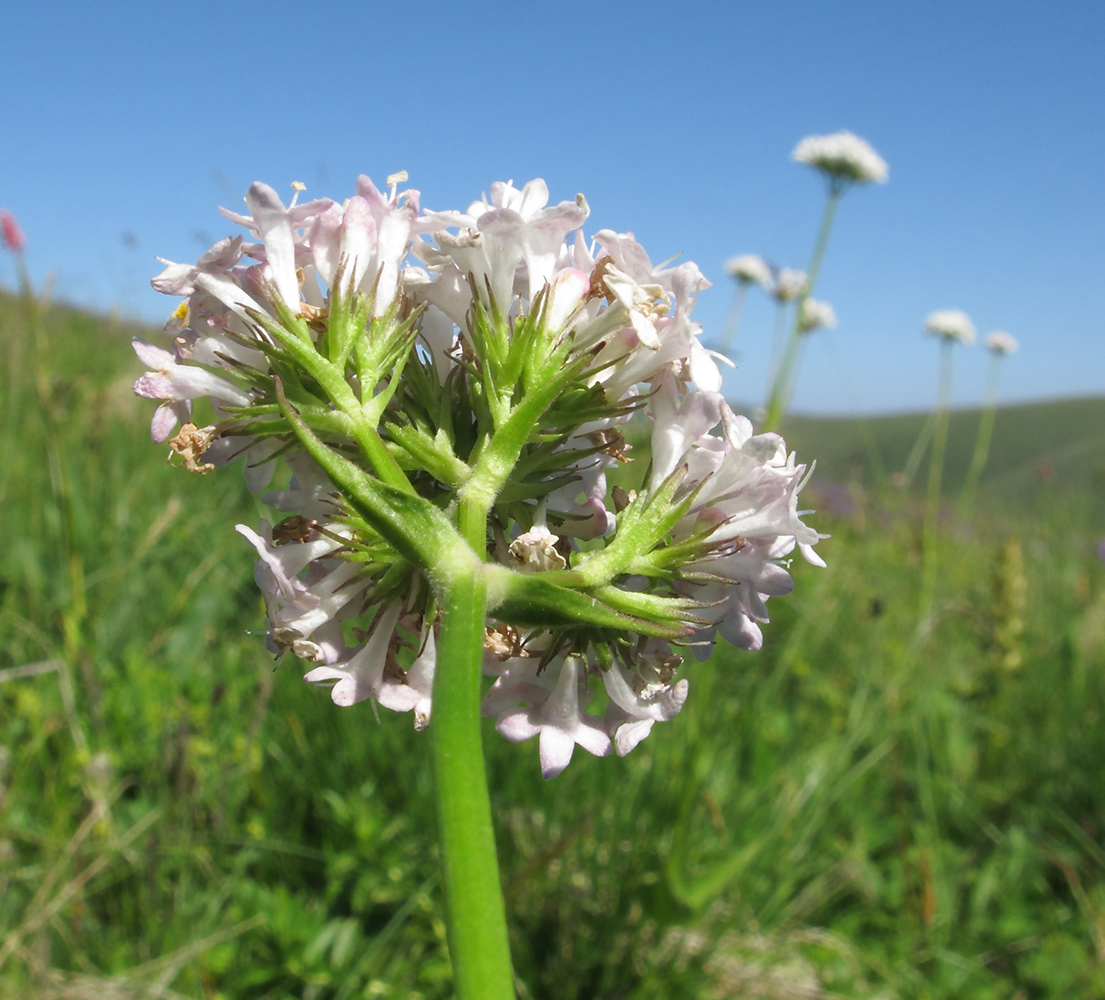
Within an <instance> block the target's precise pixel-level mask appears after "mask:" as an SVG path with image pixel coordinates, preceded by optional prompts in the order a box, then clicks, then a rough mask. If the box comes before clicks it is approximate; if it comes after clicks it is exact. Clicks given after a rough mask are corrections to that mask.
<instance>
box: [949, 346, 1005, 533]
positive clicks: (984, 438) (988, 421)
mask: <svg viewBox="0 0 1105 1000" xmlns="http://www.w3.org/2000/svg"><path fill="white" fill-rule="evenodd" d="M1000 371H1001V355H1000V354H999V353H997V352H995V353H994V354H993V355H992V356H991V357H990V372H989V377H988V378H987V379H986V402H985V404H984V405H983V408H982V417H981V418H980V420H979V423H978V438H977V439H976V440H975V453H974V455H972V456H971V467H970V468H969V469H968V470H967V481H966V482H965V483H964V484H963V496H962V497H960V500H959V513H960V514H961V515H963V516H966V515H967V514H969V513H970V512H971V507H972V506H973V505H974V500H975V491H976V490H977V489H978V481H979V480H980V479H981V478H982V470H983V469H984V468H986V458H987V456H988V455H989V454H990V440H991V438H992V437H993V436H994V417H995V416H996V415H997V409H998V375H999V373H1000Z"/></svg>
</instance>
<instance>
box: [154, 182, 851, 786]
mask: <svg viewBox="0 0 1105 1000" xmlns="http://www.w3.org/2000/svg"><path fill="white" fill-rule="evenodd" d="M404 180H405V175H402V174H397V175H393V176H392V177H389V179H388V185H387V189H386V191H385V192H381V191H380V190H378V189H377V188H376V187H375V185H374V184H373V183H372V181H370V180H369V179H368V178H367V177H364V176H362V177H360V178H359V179H358V181H357V185H356V193H355V194H353V195H352V196H351V197H350V198H349V199H347V200H345V201H342V202H338V201H332V200H330V199H317V200H315V201H310V202H306V203H304V204H299V203H298V192H299V190H300V189H301V188H302V185H296V186H295V187H296V192H297V193H296V196H295V197H293V198H292V199H291V201H290V203H288V204H285V203H284V201H283V200H282V198H281V197H280V196H279V195H278V194H277V193H276V191H275V190H273V189H272V188H270V187H269V186H268V185H265V184H262V183H260V182H258V183H255V184H253V185H252V186H251V187H250V188H249V191H248V192H247V194H246V199H245V200H246V205H247V208H248V210H249V214H248V215H244V214H237V213H233V212H226V213H225V214H226V215H227V217H228V218H229V219H231V221H233V222H236V223H238V224H239V225H241V226H243V227H244V228H245V230H246V232H245V233H244V234H240V235H238V236H235V237H228V238H226V239H223V240H220V241H219V242H218V243H216V244H215V245H214V246H213V247H211V249H210V250H208V251H207V253H205V254H203V255H202V256H201V257H200V258H199V260H198V261H196V262H195V263H194V264H177V263H172V262H165V268H164V270H163V271H162V273H161V274H160V275H158V276H157V277H156V278H155V279H154V282H153V284H154V287H155V288H156V289H158V290H159V291H162V292H165V293H167V294H171V295H176V296H180V297H182V299H183V301H182V302H181V304H180V305H179V306H178V308H177V309H176V310H175V311H174V312H173V314H172V317H171V319H170V321H169V323H168V324H167V325H166V331H167V332H168V333H169V334H170V338H171V339H170V342H169V344H168V346H166V347H160V346H156V345H154V344H152V343H148V342H146V341H144V340H135V342H134V349H135V352H136V353H137V355H138V357H139V358H140V359H141V361H142V362H144V363H145V365H146V367H147V369H148V370H147V371H146V373H145V374H144V375H142V376H141V377H139V378H138V380H137V381H136V382H135V385H134V391H135V392H136V393H137V394H138V395H140V396H143V397H145V398H148V399H153V400H156V401H157V402H158V404H159V405H158V407H157V410H156V412H155V414H154V418H153V422H152V425H151V433H152V435H153V437H154V439H155V440H157V441H159V442H168V444H169V446H170V447H171V448H173V451H174V452H175V453H176V454H178V455H179V456H180V457H181V458H182V459H183V460H184V465H185V468H187V469H190V470H192V471H195V472H210V471H212V470H213V469H214V468H216V467H218V466H221V465H226V464H227V463H228V462H230V461H231V460H232V459H235V458H238V457H241V458H243V459H244V464H245V474H246V480H247V484H249V486H250V488H251V489H254V490H255V491H256V490H259V489H262V488H263V487H264V485H265V483H266V482H267V481H268V478H269V477H270V476H271V475H272V472H273V469H274V467H275V466H276V465H277V463H278V462H284V463H285V464H286V465H287V466H288V467H289V468H290V471H291V473H292V477H291V481H290V483H289V484H288V486H287V488H285V489H280V490H276V491H275V492H272V493H269V494H266V495H265V497H264V502H265V503H266V504H268V506H270V507H272V508H273V509H274V510H276V511H278V512H279V514H280V517H279V518H274V519H273V520H274V521H275V523H269V522H268V521H262V522H261V524H260V525H259V526H258V528H257V530H254V529H253V528H250V527H248V526H246V525H238V527H237V530H238V532H239V533H240V534H241V535H242V536H243V538H244V539H245V540H246V541H247V542H248V543H249V545H250V546H252V549H253V551H254V553H255V555H256V562H255V568H254V579H255V582H256V584H257V586H258V588H259V589H260V590H261V592H262V595H263V597H264V601H265V608H266V630H265V631H266V633H267V637H266V644H267V646H268V648H269V650H270V651H271V652H272V653H274V654H275V655H277V656H279V657H284V656H286V655H288V654H291V656H294V657H296V658H298V659H301V660H304V661H306V663H308V664H310V667H309V669H308V670H307V673H306V675H305V676H306V680H308V681H309V682H312V683H327V684H329V685H331V686H330V688H329V694H330V698H331V699H332V701H333V702H334V703H335V704H337V705H341V706H352V705H355V704H359V703H361V702H363V701H371V702H372V703H373V704H375V705H379V706H383V707H384V708H388V709H391V710H393V711H397V712H413V714H414V721H415V728H416V729H417V730H422V729H425V728H426V727H427V726H429V725H430V724H431V719H432V718H433V698H434V677H435V673H436V666H437V652H436V651H437V643H438V640H439V638H440V632H441V629H442V628H443V625H442V621H443V618H442V617H441V608H442V604H443V602H442V596H443V595H442V593H441V590H442V584H441V579H442V574H443V573H444V570H443V567H444V566H446V565H447V564H450V562H451V561H453V562H456V561H459V560H460V559H461V558H462V557H463V558H473V549H477V550H480V555H481V556H483V555H487V556H488V557H489V558H488V560H487V561H486V562H483V561H479V562H478V565H480V566H481V567H483V570H484V571H485V572H486V573H487V574H488V579H489V580H493V581H494V582H495V587H494V594H495V597H494V601H493V603H492V604H490V605H489V608H488V620H487V621H486V622H485V623H484V624H485V625H486V627H487V632H486V636H487V639H486V644H485V657H484V664H483V666H484V671H485V673H487V674H489V675H491V676H494V677H495V678H496V679H495V681H494V683H493V684H492V685H491V686H490V689H489V690H488V691H487V693H486V696H485V697H484V699H483V702H482V711H483V712H484V714H485V715H487V716H489V717H493V718H495V719H496V728H497V729H498V731H499V732H500V733H502V734H503V735H504V736H506V737H507V738H508V739H510V740H515V741H521V740H526V739H529V738H530V737H534V736H536V737H538V745H539V757H540V763H541V772H542V774H543V775H544V776H545V777H554V776H555V775H557V774H559V773H560V772H561V771H562V770H563V769H564V768H565V767H566V766H567V764H568V762H569V761H570V760H571V758H572V756H573V753H574V750H575V747H577V746H581V747H583V748H584V749H585V750H587V751H588V752H590V753H592V754H594V755H596V756H605V755H607V754H610V753H613V752H615V751H616V752H617V753H618V754H625V753H628V752H629V751H630V750H632V749H633V748H634V747H635V746H636V745H637V744H638V743H639V742H640V741H641V740H643V739H644V738H645V737H646V736H648V734H649V732H650V731H651V730H652V728H653V727H654V725H655V724H656V723H657V722H664V721H667V720H669V719H671V718H673V717H674V716H675V715H676V714H677V713H678V712H679V711H680V709H681V708H682V706H683V704H684V702H685V700H686V698H687V696H688V691H689V688H690V680H689V679H688V678H685V677H680V676H678V674H679V672H680V667H681V664H682V663H683V661H684V656H683V652H682V651H681V650H682V646H683V644H687V645H689V646H690V647H691V648H692V649H694V650H695V651H696V652H697V651H701V650H702V649H704V648H705V646H706V645H707V644H709V643H712V642H713V640H714V638H715V637H716V636H718V635H720V636H723V637H725V638H727V639H729V640H730V641H731V642H733V643H734V644H736V645H737V646H739V647H741V648H743V649H755V648H758V646H759V645H760V643H762V641H763V635H762V632H761V630H760V625H761V624H762V623H764V622H766V621H767V620H768V616H767V609H766V602H767V600H768V598H770V597H773V596H781V595H783V594H785V593H787V592H788V591H789V590H790V589H791V587H792V586H793V584H792V581H791V577H790V575H789V573H788V572H787V569H786V565H787V559H788V556H789V555H790V554H791V553H792V552H793V551H794V550H796V549H797V550H798V551H799V552H800V553H801V554H802V555H803V556H804V557H805V558H806V559H807V560H808V561H810V562H812V563H814V564H821V561H820V559H819V558H818V557H817V556H816V555H815V554H814V550H813V546H814V545H815V544H816V543H817V542H818V541H819V539H820V537H821V536H820V535H819V534H818V533H817V532H816V531H815V530H813V529H812V528H810V527H809V526H807V525H806V524H805V523H804V522H803V520H802V517H803V514H802V513H801V512H799V510H798V507H797V502H798V493H799V490H800V489H801V487H802V485H803V483H804V481H805V474H806V467H805V466H804V465H800V464H798V463H797V462H796V460H795V458H794V456H793V455H789V454H788V453H787V450H786V446H785V444H784V442H783V440H782V438H780V437H778V435H774V434H766V435H754V434H753V433H752V425H751V423H750V422H749V421H748V420H746V419H745V418H743V417H740V416H738V415H737V414H735V413H734V412H733V411H732V410H731V409H730V408H729V406H728V405H727V404H726V402H725V400H724V397H723V396H722V395H721V392H720V389H721V375H720V372H719V370H718V367H717V364H716V361H717V360H718V358H719V356H718V355H715V354H713V353H712V352H710V351H709V350H707V349H706V348H705V347H704V346H703V345H702V343H701V341H700V338H699V334H700V328H699V325H698V323H697V322H695V321H694V320H693V319H692V311H693V309H694V306H695V303H696V301H697V298H698V295H699V293H700V292H702V291H703V290H704V289H706V288H708V287H709V282H708V281H707V280H706V278H705V276H704V275H703V274H702V272H701V271H700V270H699V268H698V267H697V266H696V265H695V264H693V263H691V262H682V263H679V264H676V265H673V266H669V265H666V264H661V265H656V264H653V263H652V260H651V258H650V257H649V255H648V253H647V252H646V251H645V249H644V248H643V247H642V246H641V245H640V244H639V243H638V242H637V240H636V239H635V238H634V237H633V235H632V234H630V233H618V232H615V231H613V230H609V229H600V230H598V231H597V232H595V233H594V234H593V235H592V236H591V237H590V238H588V236H585V234H584V230H583V227H584V225H585V224H586V223H587V221H588V218H589V212H590V210H589V207H588V205H587V202H586V200H585V199H584V198H583V197H582V196H577V197H576V198H575V199H573V200H569V201H562V202H559V203H555V204H550V199H549V191H548V188H547V187H546V185H545V183H544V181H541V180H533V181H530V182H529V183H527V184H525V185H523V186H522V187H521V188H516V187H515V186H514V185H513V183H510V182H507V183H501V182H500V183H496V184H493V185H492V186H491V188H490V196H489V197H485V198H483V199H481V200H480V201H476V202H473V203H472V204H470V205H469V206H468V208H467V209H465V210H464V211H438V212H427V211H423V210H422V209H421V207H420V204H419V193H418V192H417V191H406V192H402V193H397V192H396V190H395V187H396V183H398V182H401V181H404ZM738 261H743V263H741V264H740V265H739V266H737V265H736V264H735V263H734V269H732V273H733V274H734V276H735V277H737V280H739V281H745V282H752V281H756V282H759V283H761V284H764V285H765V287H766V286H771V287H772V288H773V293H774V294H775V295H776V296H777V297H778V298H779V300H780V301H791V300H793V299H795V298H799V297H800V296H801V295H802V294H803V293H804V290H805V288H806V276H805V275H804V274H803V273H802V272H799V271H784V272H782V273H781V274H780V275H779V276H778V280H777V281H772V275H771V273H770V270H769V269H768V267H767V265H766V264H765V263H764V262H763V261H762V260H760V259H759V258H752V257H746V258H738ZM731 263H732V262H731ZM804 315H806V322H807V323H808V324H809V325H808V326H807V327H806V328H807V329H812V328H813V326H814V325H829V324H830V323H831V322H832V321H833V318H832V314H831V310H829V309H828V307H827V306H825V305H824V304H821V303H816V302H812V301H807V303H806V311H805V313H804ZM200 400H206V405H207V406H210V407H213V408H214V410H215V413H216V415H217V416H216V421H215V422H212V423H211V424H209V425H208V426H205V427H202V428H199V427H197V426H196V425H195V424H193V423H192V422H191V417H192V412H193V405H194V404H196V403H197V401H200ZM201 405H203V404H201ZM635 413H636V414H640V415H641V416H642V417H643V418H645V419H649V420H651V422H652V433H651V448H643V449H641V451H642V453H643V454H642V455H641V456H640V458H641V460H642V461H643V462H644V463H645V464H646V465H649V464H650V465H651V469H652V474H651V476H648V475H646V474H644V473H642V474H641V476H639V477H638V478H637V479H636V480H635V481H636V482H638V483H642V480H644V482H643V483H642V485H641V486H640V487H639V489H638V490H636V491H627V490H625V489H624V488H622V487H620V486H616V485H612V483H611V482H608V479H607V473H608V471H609V470H611V469H612V468H613V467H614V466H616V465H620V464H622V463H625V462H631V461H633V460H635V457H636V456H635V455H634V454H633V453H632V449H631V447H630V446H629V445H628V444H627V443H626V439H625V433H624V428H625V425H626V423H627V422H628V421H629V420H630V419H631V417H632V416H633V415H634V414H635ZM178 423H183V424H184V427H183V428H182V429H181V430H180V431H179V433H177V434H176V435H175V436H171V435H172V434H173V431H174V429H175V428H176V425H177V424H178ZM385 486H386V487H387V489H385V488H384V487H385ZM377 491H378V492H377ZM397 498H402V499H401V500H400V499H397ZM481 505H482V506H481ZM473 512H475V513H473ZM462 526H463V533H462V531H461V529H462ZM428 539H429V540H428ZM599 539H601V543H599V542H597V540H599ZM592 540H596V542H595V544H589V543H591V542H592ZM450 545H456V546H457V551H461V552H462V556H458V555H456V552H453V551H452V550H450V549H449V546H450ZM493 573H495V574H498V575H496V576H491V574H493ZM491 592H492V587H491V586H490V584H489V586H488V593H489V594H490V593H491ZM447 666H448V665H447ZM599 692H603V697H602V698H601V701H602V704H603V705H604V709H603V710H600V711H595V710H591V711H588V706H589V704H590V701H591V699H592V697H593V695H594V694H596V693H599ZM438 707H439V715H438V717H439V718H441V715H440V711H441V706H440V703H439V706H438Z"/></svg>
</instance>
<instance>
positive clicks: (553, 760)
mask: <svg viewBox="0 0 1105 1000" xmlns="http://www.w3.org/2000/svg"><path fill="white" fill-rule="evenodd" d="M603 735H604V736H605V735H606V734H605V733H604V734H603ZM606 743H607V746H609V744H610V739H609V737H607V739H606ZM575 748H576V741H575V739H574V738H573V736H571V735H569V734H568V733H566V732H565V731H564V730H563V729H557V728H556V727H555V726H542V728H541V742H540V752H539V757H540V759H541V777H542V778H544V779H545V780H546V781H549V780H551V779H552V778H555V777H556V776H557V775H558V774H560V772H561V771H563V770H564V768H566V767H567V766H568V765H569V764H570V763H571V762H572V752H573V751H574V750H575ZM607 752H609V751H607ZM599 756H601V754H600V755H599Z"/></svg>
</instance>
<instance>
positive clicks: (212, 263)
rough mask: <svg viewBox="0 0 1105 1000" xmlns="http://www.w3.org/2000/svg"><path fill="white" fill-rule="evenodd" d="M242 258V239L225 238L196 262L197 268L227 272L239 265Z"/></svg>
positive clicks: (239, 237) (235, 237)
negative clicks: (226, 270) (217, 269)
mask: <svg viewBox="0 0 1105 1000" xmlns="http://www.w3.org/2000/svg"><path fill="white" fill-rule="evenodd" d="M241 256H242V237H241V236H224V237H223V238H222V239H221V240H219V242H218V243H216V244H215V245H214V246H213V247H211V249H210V250H208V251H207V252H206V253H204V255H203V256H202V257H200V259H199V260H198V261H196V267H197V268H201V269H202V268H208V267H213V268H220V269H224V270H225V269H228V268H231V267H233V266H234V265H235V264H237V263H238V261H239V260H240V259H241Z"/></svg>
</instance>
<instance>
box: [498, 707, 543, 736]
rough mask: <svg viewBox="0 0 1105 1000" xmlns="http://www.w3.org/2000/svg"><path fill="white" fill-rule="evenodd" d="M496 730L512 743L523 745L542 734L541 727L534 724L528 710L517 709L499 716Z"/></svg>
mask: <svg viewBox="0 0 1105 1000" xmlns="http://www.w3.org/2000/svg"><path fill="white" fill-rule="evenodd" d="M495 730H496V731H497V732H498V733H499V734H500V735H502V736H505V737H506V738H507V739H508V740H510V741H511V743H522V742H524V741H525V740H530V739H533V737H534V736H536V735H537V734H538V733H539V732H541V726H538V725H535V724H534V723H533V720H532V719H531V718H530V710H529V709H528V708H516V709H515V710H514V711H513V712H507V713H506V714H505V715H501V716H499V721H498V722H496V723H495Z"/></svg>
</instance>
